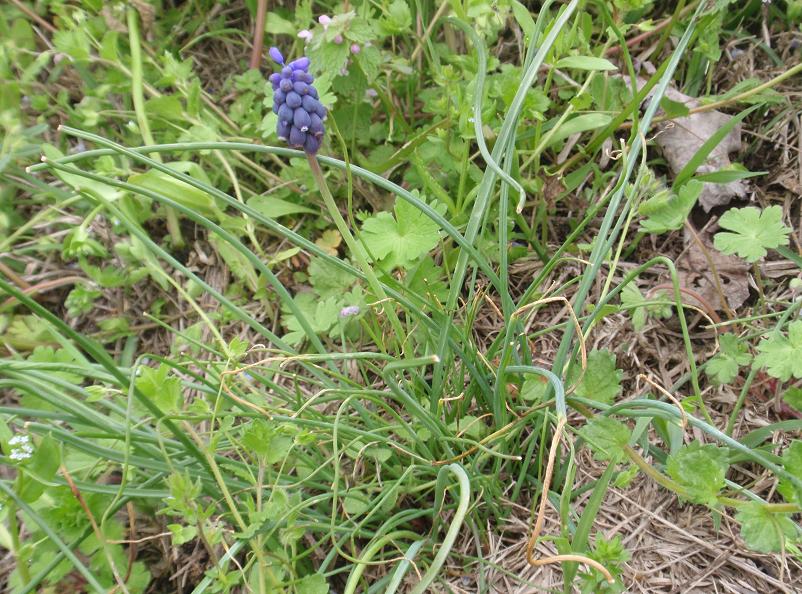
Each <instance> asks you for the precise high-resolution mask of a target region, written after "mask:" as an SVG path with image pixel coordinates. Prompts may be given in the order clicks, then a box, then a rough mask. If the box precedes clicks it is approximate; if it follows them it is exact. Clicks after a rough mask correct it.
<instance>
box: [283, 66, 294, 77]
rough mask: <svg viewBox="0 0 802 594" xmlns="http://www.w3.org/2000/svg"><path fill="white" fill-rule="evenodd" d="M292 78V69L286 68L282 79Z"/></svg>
mask: <svg viewBox="0 0 802 594" xmlns="http://www.w3.org/2000/svg"><path fill="white" fill-rule="evenodd" d="M291 76H292V68H290V67H289V66H285V67H284V68H282V69H281V78H290V77H291Z"/></svg>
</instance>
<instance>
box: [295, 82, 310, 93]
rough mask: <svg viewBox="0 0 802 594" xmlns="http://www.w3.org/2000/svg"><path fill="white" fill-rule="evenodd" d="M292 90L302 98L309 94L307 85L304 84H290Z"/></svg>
mask: <svg viewBox="0 0 802 594" xmlns="http://www.w3.org/2000/svg"><path fill="white" fill-rule="evenodd" d="M292 90H293V91H295V92H296V93H298V94H299V95H301V97H303V96H304V95H306V94H307V93H308V92H309V85H307V84H306V83H305V82H301V81H298V82H296V83H292Z"/></svg>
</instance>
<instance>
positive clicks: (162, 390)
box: [136, 363, 183, 414]
mask: <svg viewBox="0 0 802 594" xmlns="http://www.w3.org/2000/svg"><path fill="white" fill-rule="evenodd" d="M139 370H140V371H139V377H137V378H136V387H137V389H138V390H139V391H141V392H142V393H143V394H144V395H145V396H146V397H147V398H149V399H150V400H151V401H152V402H153V404H155V405H156V406H157V407H159V410H161V411H162V412H164V413H167V414H169V413H174V412H176V411H178V410H179V408H180V407H181V404H182V403H183V398H182V396H181V378H179V377H176V376H174V375H170V367H169V366H168V365H166V364H164V363H162V364H161V365H159V367H158V368H153V367H147V366H142V367H140V368H139Z"/></svg>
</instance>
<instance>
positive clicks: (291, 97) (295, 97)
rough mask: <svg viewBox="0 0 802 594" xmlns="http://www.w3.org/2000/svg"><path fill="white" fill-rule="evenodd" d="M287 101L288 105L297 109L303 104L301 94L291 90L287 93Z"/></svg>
mask: <svg viewBox="0 0 802 594" xmlns="http://www.w3.org/2000/svg"><path fill="white" fill-rule="evenodd" d="M286 102H287V106H289V107H291V108H293V109H295V108H296V107H300V106H301V96H300V95H299V94H298V93H296V92H295V91H290V92H289V93H287V99H286Z"/></svg>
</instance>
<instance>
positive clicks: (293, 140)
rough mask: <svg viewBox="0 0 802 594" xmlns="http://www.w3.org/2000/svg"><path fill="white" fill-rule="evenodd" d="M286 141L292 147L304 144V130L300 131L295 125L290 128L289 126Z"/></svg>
mask: <svg viewBox="0 0 802 594" xmlns="http://www.w3.org/2000/svg"><path fill="white" fill-rule="evenodd" d="M288 142H289V143H290V146H292V147H302V146H303V145H304V142H306V134H305V133H304V132H301V131H300V130H299V129H298V128H296V127H295V126H293V127H292V128H290V136H289V141H288Z"/></svg>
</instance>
